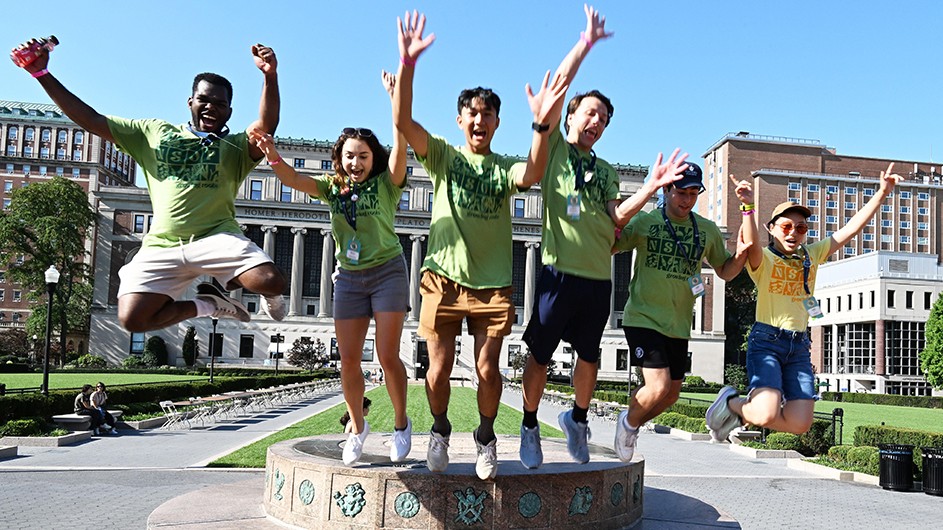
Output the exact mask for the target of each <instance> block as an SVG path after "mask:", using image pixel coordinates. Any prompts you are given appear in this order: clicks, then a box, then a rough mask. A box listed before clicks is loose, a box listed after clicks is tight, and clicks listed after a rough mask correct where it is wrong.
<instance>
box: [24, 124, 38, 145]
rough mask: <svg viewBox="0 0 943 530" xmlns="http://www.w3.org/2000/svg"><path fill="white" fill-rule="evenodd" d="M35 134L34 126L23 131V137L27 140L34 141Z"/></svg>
mask: <svg viewBox="0 0 943 530" xmlns="http://www.w3.org/2000/svg"><path fill="white" fill-rule="evenodd" d="M35 135H36V131H35V130H34V129H33V128H32V127H27V128H26V130H25V131H23V139H24V140H26V141H27V142H32V141H33V137H34V136H35Z"/></svg>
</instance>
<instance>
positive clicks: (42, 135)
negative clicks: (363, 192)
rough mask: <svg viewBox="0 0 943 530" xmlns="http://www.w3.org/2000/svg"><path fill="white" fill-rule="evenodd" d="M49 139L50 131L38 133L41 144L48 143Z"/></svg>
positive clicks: (45, 130)
mask: <svg viewBox="0 0 943 530" xmlns="http://www.w3.org/2000/svg"><path fill="white" fill-rule="evenodd" d="M51 137H52V131H50V130H49V129H43V130H42V132H41V133H39V140H40V141H41V142H48V141H49V139H50V138H51Z"/></svg>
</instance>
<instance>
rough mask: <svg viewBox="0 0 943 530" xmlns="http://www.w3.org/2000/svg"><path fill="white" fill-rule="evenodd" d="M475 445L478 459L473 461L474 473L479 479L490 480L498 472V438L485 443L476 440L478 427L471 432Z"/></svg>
mask: <svg viewBox="0 0 943 530" xmlns="http://www.w3.org/2000/svg"><path fill="white" fill-rule="evenodd" d="M472 438H474V439H475V447H476V448H477V449H478V459H477V460H476V461H475V473H477V474H478V478H480V479H481V480H491V479H493V478H494V477H495V475H497V474H498V439H497V438H495V439H494V440H491V441H490V442H488V444H487V445H485V444H482V443H481V442H479V441H478V429H475V432H473V433H472Z"/></svg>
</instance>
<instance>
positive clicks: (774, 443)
mask: <svg viewBox="0 0 943 530" xmlns="http://www.w3.org/2000/svg"><path fill="white" fill-rule="evenodd" d="M766 448H767V449H778V450H781V451H797V452H798V451H799V450H800V449H802V443H801V442H800V441H799V435H798V434H792V433H788V432H773V433H770V434H769V436H767V437H766Z"/></svg>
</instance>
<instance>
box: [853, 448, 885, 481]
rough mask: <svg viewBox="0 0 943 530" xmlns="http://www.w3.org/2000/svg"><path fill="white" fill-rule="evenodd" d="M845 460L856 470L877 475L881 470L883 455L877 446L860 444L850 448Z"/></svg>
mask: <svg viewBox="0 0 943 530" xmlns="http://www.w3.org/2000/svg"><path fill="white" fill-rule="evenodd" d="M845 462H846V463H847V464H848V465H849V466H851V467H852V468H853V469H854V470H855V471H860V472H862V473H867V474H869V475H877V474H878V472H879V471H880V462H881V456H880V454H879V453H878V448H877V447H870V446H858V447H852V448H851V449H849V450H848V453H847V454H846V456H845Z"/></svg>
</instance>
